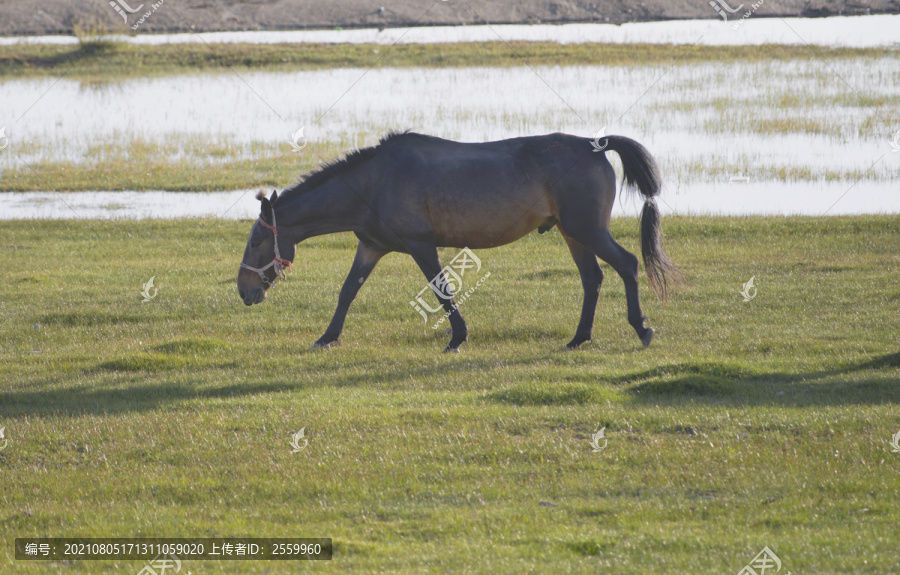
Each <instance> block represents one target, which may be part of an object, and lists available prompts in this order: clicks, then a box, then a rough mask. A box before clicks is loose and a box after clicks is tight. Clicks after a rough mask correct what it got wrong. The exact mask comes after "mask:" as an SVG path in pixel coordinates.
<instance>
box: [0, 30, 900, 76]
mask: <svg viewBox="0 0 900 575" xmlns="http://www.w3.org/2000/svg"><path fill="white" fill-rule="evenodd" d="M896 54H897V50H896V49H893V48H828V47H823V46H813V47H812V48H810V47H807V46H789V45H762V46H675V45H671V44H558V43H556V42H501V41H497V42H459V43H444V44H398V45H395V46H385V45H379V44H169V45H159V46H148V45H135V44H124V43H119V42H110V41H106V40H103V39H96V40H83V41H81V42H80V43H79V44H78V45H69V46H60V45H49V44H35V45H24V44H23V45H13V46H0V78H9V77H15V78H26V77H44V76H58V75H60V74H64V75H65V76H66V77H67V78H73V79H79V80H82V81H85V82H104V81H115V80H117V79H123V78H135V77H153V76H171V75H177V74H191V75H193V74H197V73H198V72H199V73H202V72H215V71H219V72H227V71H228V70H230V69H234V70H237V71H239V72H240V71H246V70H260V69H265V70H268V71H293V70H323V69H331V68H369V67H440V68H469V67H474V66H489V67H498V66H521V65H523V64H525V63H528V64H529V65H532V66H545V65H546V66H575V65H594V66H596V65H602V66H622V65H662V64H676V65H689V64H696V63H701V62H717V63H727V62H737V61H740V62H756V61H768V60H772V59H775V60H781V61H794V60H812V59H817V58H824V59H826V60H841V59H854V58H872V59H877V58H884V57H886V56H888V57H889V56H896Z"/></svg>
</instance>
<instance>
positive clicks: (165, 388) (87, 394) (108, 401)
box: [0, 381, 305, 418]
mask: <svg viewBox="0 0 900 575" xmlns="http://www.w3.org/2000/svg"><path fill="white" fill-rule="evenodd" d="M202 385H203V383H202V382H200V381H197V382H193V383H191V382H187V383H177V384H176V383H161V384H155V383H154V384H135V385H132V386H129V387H120V388H115V389H97V388H95V387H87V386H82V387H76V388H70V389H54V390H43V391H8V392H3V393H0V417H4V418H12V417H18V416H22V415H116V414H121V413H130V412H137V411H152V410H154V409H158V408H160V407H165V406H166V405H168V404H171V403H175V402H179V401H185V400H192V399H218V398H240V397H245V396H253V395H259V394H263V393H279V392H284V391H296V390H297V389H298V388H300V387H305V386H303V385H302V384H297V383H287V382H285V383H234V384H229V385H224V386H221V387H215V388H208V387H207V388H202V387H201V386H202Z"/></svg>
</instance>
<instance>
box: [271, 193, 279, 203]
mask: <svg viewBox="0 0 900 575" xmlns="http://www.w3.org/2000/svg"><path fill="white" fill-rule="evenodd" d="M277 199H278V192H277V191H276V190H272V197H270V198H269V201H270V202H272V203H274V202H275V200H277Z"/></svg>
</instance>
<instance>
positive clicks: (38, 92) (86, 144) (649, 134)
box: [0, 57, 900, 184]
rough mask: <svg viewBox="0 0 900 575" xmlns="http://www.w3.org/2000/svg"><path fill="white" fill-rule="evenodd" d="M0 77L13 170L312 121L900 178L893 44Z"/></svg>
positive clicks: (744, 170)
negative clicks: (103, 78) (538, 60)
mask: <svg viewBox="0 0 900 575" xmlns="http://www.w3.org/2000/svg"><path fill="white" fill-rule="evenodd" d="M348 88H351V89H349V91H348ZM0 92H2V93H3V94H4V95H5V96H4V100H5V103H7V104H8V106H6V107H5V109H4V110H3V111H0V126H2V125H4V124H5V125H7V126H8V128H7V131H6V135H7V136H8V137H9V147H8V148H7V150H5V151H4V152H0V170H2V169H3V168H12V167H18V168H22V167H23V166H25V165H34V164H35V163H37V162H41V161H58V162H77V163H87V164H90V163H94V162H102V161H105V162H119V161H121V162H128V161H129V156H128V150H129V149H130V147H132V146H135V145H137V146H141V145H143V144H146V143H148V142H149V143H153V144H155V145H158V146H159V147H160V150H161V152H160V153H161V154H162V155H163V156H164V157H162V158H159V159H160V160H168V161H176V160H183V159H187V160H189V161H193V162H197V163H198V164H199V163H215V162H216V161H222V156H220V155H217V154H213V153H210V149H211V148H216V149H218V150H220V151H223V150H224V151H223V153H224V154H225V158H226V159H229V158H230V159H233V160H237V159H247V158H252V159H255V158H258V157H259V156H260V155H268V157H273V156H278V155H280V154H282V153H284V154H289V153H290V151H291V148H290V143H289V140H290V137H291V134H293V133H294V132H295V131H296V130H297V129H299V128H300V127H304V135H305V137H306V141H307V142H311V143H316V142H318V143H328V142H330V143H336V144H337V145H338V149H346V148H348V147H349V146H351V145H372V144H374V143H375V142H377V139H378V137H379V136H380V135H382V134H384V133H385V132H387V131H388V130H391V129H413V130H415V131H419V132H423V133H427V134H432V135H436V136H440V137H444V138H448V139H453V140H459V141H469V142H473V141H487V140H498V139H503V138H510V137H516V136H525V135H537V134H546V133H551V132H557V131H559V132H565V133H570V134H578V135H582V136H590V135H593V134H594V133H595V132H596V131H597V130H599V129H600V128H603V127H605V128H606V131H605V133H607V134H621V135H626V136H629V137H632V138H635V139H637V140H638V141H640V142H642V143H644V144H645V145H646V146H647V147H648V148H649V149H650V150H651V151H652V152H653V153H654V155H655V156H656V157H657V158H658V159H659V161H660V164H661V166H662V168H663V171H664V172H665V173H666V175H667V177H668V178H669V179H670V180H674V181H678V182H680V183H683V184H687V183H709V182H712V181H714V180H720V181H721V180H723V179H724V181H727V179H728V177H731V176H739V175H745V176H751V177H754V178H756V179H757V180H768V181H773V180H782V181H783V182H784V181H787V182H791V181H794V182H802V181H807V182H815V181H820V180H826V179H829V180H839V181H845V182H852V181H855V180H856V179H858V178H860V177H862V178H863V179H864V180H866V181H869V182H895V183H900V162H898V161H897V160H898V159H900V158H898V157H897V156H898V154H891V152H890V151H891V146H890V140H891V138H892V135H893V134H892V131H891V126H890V124H889V122H888V121H887V119H889V118H891V117H892V116H893V117H897V116H898V114H900V67H898V66H897V65H896V59H894V58H888V57H886V58H875V59H867V60H861V59H849V60H841V61H832V62H829V64H828V66H824V65H822V64H821V63H820V62H819V61H817V60H808V61H789V62H780V61H769V62H734V63H730V64H727V65H725V64H723V65H719V64H716V63H703V64H696V65H684V66H675V67H674V68H668V67H657V66H636V67H624V66H616V67H606V66H567V67H535V68H528V67H518V68H500V69H497V68H464V69H432V68H426V69H415V68H413V69H409V68H401V69H374V70H365V69H356V68H350V69H337V70H322V71H303V72H258V73H247V74H244V75H243V76H242V79H238V78H236V77H235V76H234V75H232V74H217V75H205V76H177V77H166V78H153V79H137V80H127V81H123V82H120V83H116V84H111V85H104V86H99V87H95V86H86V85H82V84H80V83H79V82H77V81H72V80H66V79H63V80H60V81H58V82H57V81H54V80H39V79H31V80H13V81H7V82H2V83H0ZM35 102H36V103H35ZM20 116H21V117H22V119H21V120H19V121H16V120H15V118H18V117H20ZM7 119H8V120H9V121H7ZM311 149H312V148H310V150H306V152H304V153H307V154H309V153H311ZM310 157H314V156H310ZM879 158H882V159H881V160H879ZM297 175H298V176H299V175H300V174H297ZM287 183H289V182H285V184H287Z"/></svg>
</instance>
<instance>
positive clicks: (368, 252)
mask: <svg viewBox="0 0 900 575" xmlns="http://www.w3.org/2000/svg"><path fill="white" fill-rule="evenodd" d="M386 253H387V252H382V251H379V250H376V249H374V248H371V247H369V246H367V245H366V244H364V243H363V242H359V245H358V246H357V247H356V257H354V258H353V265H352V266H350V273H348V274H347V279H346V280H344V285H343V287H341V295H339V296H338V306H337V309H336V310H335V311H334V317H333V318H331V323H330V324H328V329H326V330H325V334H324V335H323V336H322V337H320V338H319V339H318V341H316V343H314V344H313V347H328V346H329V345H331V344H333V343H335V342H337V340H338V338H339V337H340V335H341V331H343V329H344V320H345V319H346V318H347V311H348V310H349V309H350V304H351V303H353V300H354V299H356V294H357V293H359V288H361V287H362V285H363V283H364V282H365V281H366V278H368V277H369V274H371V273H372V270H373V269H375V265H376V264H377V263H378V261H379V260H380V259H381V258H382V257H384V255H385V254H386Z"/></svg>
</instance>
